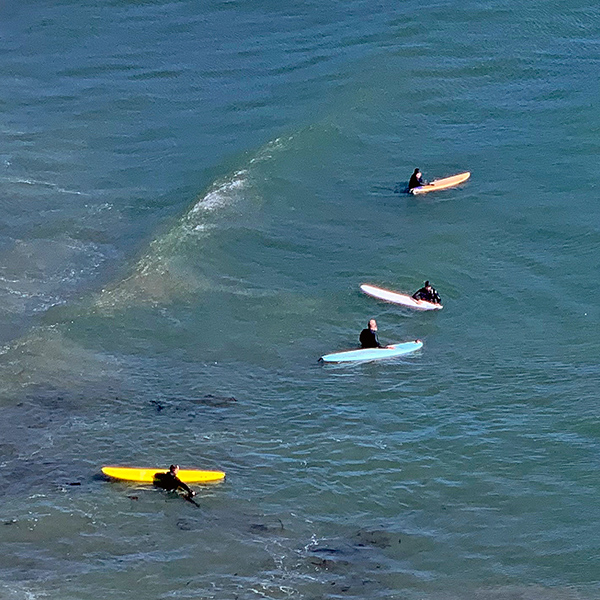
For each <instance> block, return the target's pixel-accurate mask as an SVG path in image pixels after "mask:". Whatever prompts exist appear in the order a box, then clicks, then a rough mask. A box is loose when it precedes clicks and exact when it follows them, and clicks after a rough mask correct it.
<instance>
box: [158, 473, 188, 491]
mask: <svg viewBox="0 0 600 600" xmlns="http://www.w3.org/2000/svg"><path fill="white" fill-rule="evenodd" d="M154 485H156V486H157V487H161V488H163V489H165V490H168V491H169V492H176V491H177V490H178V489H180V488H181V489H182V490H184V491H185V492H187V493H188V494H190V495H192V490H190V488H189V487H188V486H187V485H186V484H185V483H183V481H181V479H179V477H177V475H174V474H173V473H171V471H167V472H166V473H155V474H154Z"/></svg>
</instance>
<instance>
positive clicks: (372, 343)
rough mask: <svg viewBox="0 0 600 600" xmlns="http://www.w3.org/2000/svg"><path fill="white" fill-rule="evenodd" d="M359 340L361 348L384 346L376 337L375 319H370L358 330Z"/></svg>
mask: <svg viewBox="0 0 600 600" xmlns="http://www.w3.org/2000/svg"><path fill="white" fill-rule="evenodd" d="M359 340H360V347H361V348H384V346H382V345H381V344H380V343H379V339H378V338H377V321H376V320H375V319H371V320H370V321H369V323H368V325H367V327H366V329H363V330H362V331H361V332H360V338H359Z"/></svg>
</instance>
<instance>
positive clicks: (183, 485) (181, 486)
mask: <svg viewBox="0 0 600 600" xmlns="http://www.w3.org/2000/svg"><path fill="white" fill-rule="evenodd" d="M175 480H176V481H177V487H178V488H179V489H182V490H183V491H184V492H187V493H188V494H189V495H190V496H195V495H196V493H195V492H193V491H192V490H191V489H190V488H189V486H188V485H187V484H186V483H183V481H181V479H179V477H176V478H175Z"/></svg>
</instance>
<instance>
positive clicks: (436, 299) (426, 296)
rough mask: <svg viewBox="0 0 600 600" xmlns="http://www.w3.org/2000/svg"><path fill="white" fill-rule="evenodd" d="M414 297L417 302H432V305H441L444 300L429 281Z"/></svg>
mask: <svg viewBox="0 0 600 600" xmlns="http://www.w3.org/2000/svg"><path fill="white" fill-rule="evenodd" d="M412 297H413V298H414V299H415V300H425V302H431V303H432V304H441V303H442V299H441V298H440V295H439V294H438V293H437V292H436V291H435V289H434V288H433V287H432V285H431V284H430V283H429V281H426V282H425V285H424V286H423V287H422V288H420V289H418V290H417V291H416V292H415V293H414V294H413V295H412Z"/></svg>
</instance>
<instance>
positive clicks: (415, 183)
mask: <svg viewBox="0 0 600 600" xmlns="http://www.w3.org/2000/svg"><path fill="white" fill-rule="evenodd" d="M421 185H425V182H424V181H423V176H422V175H421V177H417V174H416V173H413V174H412V175H411V176H410V179H409V180H408V191H409V192H410V190H412V189H414V188H416V187H419V186H421Z"/></svg>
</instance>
